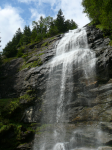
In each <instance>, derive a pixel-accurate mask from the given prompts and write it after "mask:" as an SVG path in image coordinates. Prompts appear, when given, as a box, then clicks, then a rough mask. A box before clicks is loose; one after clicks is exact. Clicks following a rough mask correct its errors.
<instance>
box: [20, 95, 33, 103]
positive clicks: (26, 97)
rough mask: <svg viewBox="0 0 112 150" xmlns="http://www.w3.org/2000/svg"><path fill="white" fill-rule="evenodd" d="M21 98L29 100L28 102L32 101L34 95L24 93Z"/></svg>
mask: <svg viewBox="0 0 112 150" xmlns="http://www.w3.org/2000/svg"><path fill="white" fill-rule="evenodd" d="M20 99H23V100H27V102H29V101H32V100H33V99H34V97H31V96H30V95H28V94H24V95H23V96H20Z"/></svg>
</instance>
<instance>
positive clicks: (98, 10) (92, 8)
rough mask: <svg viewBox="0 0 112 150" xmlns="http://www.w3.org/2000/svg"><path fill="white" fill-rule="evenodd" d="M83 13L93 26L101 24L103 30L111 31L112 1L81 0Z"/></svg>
mask: <svg viewBox="0 0 112 150" xmlns="http://www.w3.org/2000/svg"><path fill="white" fill-rule="evenodd" d="M82 5H83V6H84V13H87V15H88V16H89V18H90V19H91V20H92V22H93V23H95V24H101V25H102V26H103V27H104V28H105V29H109V30H111V29H112V21H111V20H112V9H111V8H112V1H111V0H102V1H101V0H83V1H82Z"/></svg>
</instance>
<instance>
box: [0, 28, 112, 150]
mask: <svg viewBox="0 0 112 150" xmlns="http://www.w3.org/2000/svg"><path fill="white" fill-rule="evenodd" d="M86 31H87V38H88V44H89V47H90V49H91V50H92V51H94V52H95V55H96V76H95V80H94V82H92V81H91V82H89V83H87V80H86V79H84V78H82V76H81V70H80V68H77V69H74V72H73V79H74V83H73V82H71V83H70V82H68V83H69V84H73V95H72V101H71V102H70V103H69V104H68V105H67V106H66V114H65V116H66V119H65V122H68V123H69V125H68V126H67V127H66V128H67V130H69V131H68V132H69V133H68V139H69V138H70V134H72V133H70V132H71V131H72V130H73V129H78V128H82V131H80V133H77V132H76V133H74V134H75V136H77V141H78V142H77V143H81V142H80V139H81V138H83V142H82V143H81V144H82V145H83V143H87V142H89V143H92V144H93V145H94V143H97V142H98V144H99V143H100V144H99V145H105V147H100V149H101V150H107V149H109V150H111V149H112V148H109V147H108V146H110V145H112V47H111V46H109V42H110V39H109V38H108V37H104V36H103V33H102V31H100V30H99V29H96V28H95V27H94V26H87V27H86ZM62 36H63V35H59V36H56V37H55V38H54V39H52V40H51V39H50V40H48V41H47V42H48V45H47V47H44V48H45V50H44V51H42V52H41V50H42V49H41V46H42V44H43V43H36V44H35V45H31V46H29V51H30V50H31V49H34V48H35V49H36V51H35V53H33V54H32V56H31V58H29V59H28V60H27V62H26V63H27V64H28V63H31V62H34V61H36V60H38V56H39V57H40V59H41V61H42V65H41V66H37V67H34V68H30V67H29V68H26V69H22V70H21V71H20V70H19V68H21V66H22V65H23V63H24V60H23V59H22V58H18V59H14V60H12V61H10V63H6V64H4V65H2V68H1V70H2V72H1V74H0V76H1V80H0V98H1V99H3V98H17V97H21V100H20V103H21V105H23V106H24V108H25V109H24V110H22V113H21V117H20V119H21V120H20V121H21V122H25V123H40V120H41V116H42V115H43V113H46V110H45V111H44V112H42V111H41V110H42V109H43V107H44V105H46V104H47V103H48V102H44V103H43V100H44V95H45V89H46V82H47V81H48V72H49V67H48V65H46V64H47V63H48V62H49V61H50V60H51V59H52V57H53V56H54V55H55V50H56V45H55V43H57V44H58V42H59V40H60V38H62ZM44 42H46V41H44ZM39 54H40V55H39ZM74 67H75V66H74ZM59 75H60V71H59V70H58V71H57V72H56V76H57V80H59V78H60V76H59ZM77 76H78V80H77ZM57 80H56V81H55V85H53V86H56V88H58V82H57ZM68 83H66V85H65V86H66V94H65V95H66V99H67V98H68V97H67V91H68V90H70V89H68ZM29 90H30V95H31V96H32V99H31V100H30V101H28V100H27V97H26V98H24V95H25V94H26V93H28V91H29ZM82 91H83V93H82ZM49 94H50V91H49ZM56 94H58V93H56ZM91 97H92V101H90V103H88V102H89V100H90V99H91ZM18 121H19V120H18ZM87 127H89V128H87ZM94 129H97V130H98V131H101V132H99V133H97V134H96V136H94V135H92V131H93V130H94ZM46 130H49V129H48V127H47V128H46ZM80 137H81V138H80ZM90 145H91V144H90ZM77 146H78V145H77ZM27 148H28V147H27ZM27 148H26V149H27ZM18 149H25V148H24V146H23V147H22V146H20V147H18ZM29 149H30V148H29Z"/></svg>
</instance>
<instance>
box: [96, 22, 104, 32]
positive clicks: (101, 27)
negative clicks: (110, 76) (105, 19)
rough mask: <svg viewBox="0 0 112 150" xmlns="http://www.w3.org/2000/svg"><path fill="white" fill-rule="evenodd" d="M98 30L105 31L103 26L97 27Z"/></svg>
mask: <svg viewBox="0 0 112 150" xmlns="http://www.w3.org/2000/svg"><path fill="white" fill-rule="evenodd" d="M96 28H98V29H100V30H101V31H103V29H104V27H103V26H102V25H101V24H99V25H96Z"/></svg>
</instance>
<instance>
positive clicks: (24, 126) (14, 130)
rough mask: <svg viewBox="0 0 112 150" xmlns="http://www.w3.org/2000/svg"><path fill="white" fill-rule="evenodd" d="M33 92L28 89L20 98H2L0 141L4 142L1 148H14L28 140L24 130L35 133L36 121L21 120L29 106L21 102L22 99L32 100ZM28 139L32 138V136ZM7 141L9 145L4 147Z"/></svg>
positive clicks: (4, 149) (0, 102)
mask: <svg viewBox="0 0 112 150" xmlns="http://www.w3.org/2000/svg"><path fill="white" fill-rule="evenodd" d="M33 92H34V91H32V90H28V91H27V92H26V94H24V95H23V96H21V97H20V98H8V99H0V139H1V141H0V142H1V143H2V144H1V145H0V149H3V150H14V149H15V148H16V147H17V146H18V145H20V144H24V143H25V142H27V141H25V139H24V136H23V132H24V134H26V135H27V134H29V131H30V133H32V134H34V132H35V130H34V128H35V127H36V125H37V124H36V123H32V124H30V123H29V124H28V123H23V122H21V117H22V116H23V112H24V110H25V108H26V107H28V106H25V105H24V104H21V103H20V100H22V99H24V100H26V101H31V100H32V99H33V98H34V97H33ZM29 94H31V95H29ZM10 133H11V135H12V136H11V137H10V140H9V136H8V134H10ZM26 140H30V136H29V139H28V138H27V139H26ZM6 143H7V145H6V147H5V148H4V145H5V144H6ZM2 146H3V147H2Z"/></svg>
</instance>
